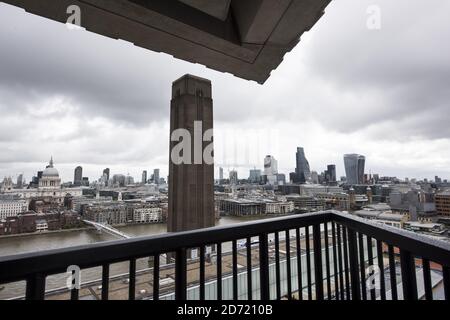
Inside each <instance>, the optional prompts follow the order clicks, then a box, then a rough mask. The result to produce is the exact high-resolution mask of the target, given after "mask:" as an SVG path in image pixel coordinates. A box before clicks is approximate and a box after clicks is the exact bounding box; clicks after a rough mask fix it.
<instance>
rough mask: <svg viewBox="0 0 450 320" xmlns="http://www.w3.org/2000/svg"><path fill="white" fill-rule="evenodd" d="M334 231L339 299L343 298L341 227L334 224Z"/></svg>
mask: <svg viewBox="0 0 450 320" xmlns="http://www.w3.org/2000/svg"><path fill="white" fill-rule="evenodd" d="M336 233H337V242H338V258H339V263H338V265H339V288H340V290H339V294H340V298H341V300H344V299H345V296H344V294H345V293H344V291H345V289H344V272H343V267H342V263H343V261H342V241H341V227H340V226H339V225H338V224H336Z"/></svg>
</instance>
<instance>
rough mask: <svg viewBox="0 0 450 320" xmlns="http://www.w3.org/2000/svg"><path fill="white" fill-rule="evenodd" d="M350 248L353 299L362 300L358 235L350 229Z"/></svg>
mask: <svg viewBox="0 0 450 320" xmlns="http://www.w3.org/2000/svg"><path fill="white" fill-rule="evenodd" d="M348 246H349V252H348V253H349V258H350V280H351V285H352V286H351V289H352V299H353V300H361V292H360V280H359V270H358V267H359V266H358V243H357V242H356V233H355V231H353V230H350V229H348Z"/></svg>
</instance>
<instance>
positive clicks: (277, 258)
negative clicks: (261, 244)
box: [275, 232, 281, 300]
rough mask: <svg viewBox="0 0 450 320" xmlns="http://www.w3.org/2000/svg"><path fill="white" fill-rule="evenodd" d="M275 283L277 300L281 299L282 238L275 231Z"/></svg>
mask: <svg viewBox="0 0 450 320" xmlns="http://www.w3.org/2000/svg"><path fill="white" fill-rule="evenodd" d="M275 282H276V283H275V284H276V288H277V290H276V292H277V298H276V299H277V300H280V299H281V280H280V239H279V235H278V232H275Z"/></svg>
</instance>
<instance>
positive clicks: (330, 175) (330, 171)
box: [326, 164, 337, 183]
mask: <svg viewBox="0 0 450 320" xmlns="http://www.w3.org/2000/svg"><path fill="white" fill-rule="evenodd" d="M326 179H327V181H328V182H331V183H333V182H336V181H337V180H336V165H334V164H329V165H328V166H327V176H326Z"/></svg>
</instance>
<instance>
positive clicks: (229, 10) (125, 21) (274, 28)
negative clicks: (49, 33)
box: [3, 0, 331, 83]
mask: <svg viewBox="0 0 450 320" xmlns="http://www.w3.org/2000/svg"><path fill="white" fill-rule="evenodd" d="M3 2H5V3H8V4H11V5H14V6H18V7H21V8H24V9H25V10H26V11H27V12H30V13H33V14H36V15H39V16H43V17H46V18H49V19H52V20H55V21H59V22H62V23H66V22H67V21H68V18H69V16H70V15H71V14H72V13H68V12H67V11H68V10H67V9H68V7H69V6H72V5H76V6H79V8H80V9H81V26H82V27H84V28H86V29H87V30H89V31H91V32H95V33H97V34H100V35H103V36H108V37H111V38H114V39H122V40H125V41H129V42H131V43H133V44H135V45H136V46H139V47H142V48H146V49H149V50H152V51H156V52H164V53H167V54H170V55H172V56H174V57H176V58H179V59H182V60H185V61H190V62H193V63H199V64H203V65H205V66H207V67H209V68H211V69H214V70H218V71H221V72H228V73H231V74H234V75H235V76H237V77H240V78H244V79H248V80H254V81H257V82H259V83H264V82H265V81H266V80H267V79H268V78H269V77H270V73H271V71H272V70H274V69H276V68H277V67H278V66H279V65H280V63H281V62H282V61H283V57H284V55H285V54H286V53H287V52H289V51H291V50H292V49H293V48H294V47H295V46H296V45H297V44H298V43H299V41H300V37H301V35H302V34H303V33H304V32H306V31H309V30H310V29H311V28H312V26H314V24H315V23H316V22H317V21H318V20H319V19H320V18H321V16H322V15H323V12H324V9H325V7H326V6H327V5H328V4H329V3H330V2H331V0H114V1H111V0H4V1H3Z"/></svg>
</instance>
